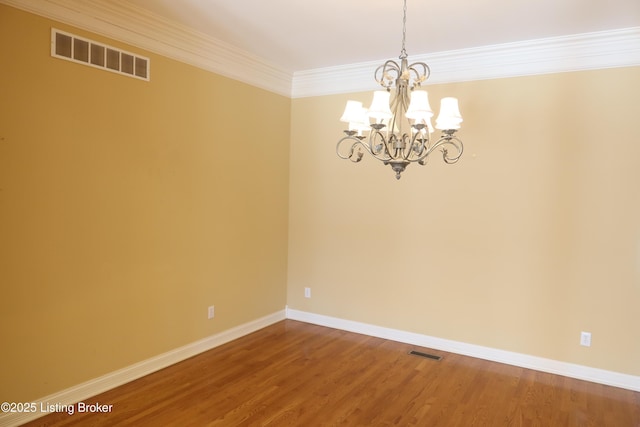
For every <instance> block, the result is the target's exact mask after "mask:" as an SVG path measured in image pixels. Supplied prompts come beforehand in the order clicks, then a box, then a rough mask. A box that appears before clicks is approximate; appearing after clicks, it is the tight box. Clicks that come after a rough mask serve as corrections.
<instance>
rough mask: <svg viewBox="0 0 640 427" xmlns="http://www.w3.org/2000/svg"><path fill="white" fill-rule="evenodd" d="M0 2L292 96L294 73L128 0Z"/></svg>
mask: <svg viewBox="0 0 640 427" xmlns="http://www.w3.org/2000/svg"><path fill="white" fill-rule="evenodd" d="M0 3H4V4H6V5H9V6H12V7H15V8H18V9H21V10H24V11H27V12H30V13H34V14H36V15H40V16H43V17H45V18H49V19H52V20H54V21H58V22H62V23H64V24H67V25H72V26H74V27H77V28H80V29H83V30H86V31H91V32H93V33H96V34H99V35H102V36H105V37H109V38H111V39H114V40H118V41H120V42H123V43H127V44H130V45H133V46H136V47H138V48H141V49H145V50H148V51H150V52H154V53H157V54H159V55H162V56H166V57H168V58H172V59H175V60H177V61H180V62H184V63H186V64H190V65H193V66H196V67H198V68H202V69H204V70H207V71H211V72H214V73H216V74H220V75H222V76H225V77H229V78H231V79H234V80H239V81H241V82H244V83H247V84H250V85H252V86H256V87H259V88H262V89H265V90H268V91H271V92H275V93H278V94H281V95H285V96H291V82H292V77H293V76H292V73H290V72H288V71H286V70H283V69H280V68H278V67H277V66H274V65H273V64H269V63H267V62H266V61H264V60H263V59H261V58H259V57H257V56H255V55H252V54H250V53H248V52H244V51H241V50H239V49H238V48H236V47H234V46H232V45H230V44H228V43H225V42H222V41H220V40H218V39H215V38H213V37H210V36H207V35H205V34H202V33H199V32H197V31H194V30H192V29H190V28H188V27H186V26H182V25H180V24H177V23H175V22H172V21H169V20H166V19H164V18H162V17H159V16H157V15H154V14H151V13H149V12H148V11H146V10H145V9H142V8H140V7H137V6H134V5H132V4H130V3H128V2H127V1H125V0H111V1H109V2H105V1H99V2H96V1H87V0H0Z"/></svg>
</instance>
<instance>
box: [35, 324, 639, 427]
mask: <svg viewBox="0 0 640 427" xmlns="http://www.w3.org/2000/svg"><path fill="white" fill-rule="evenodd" d="M411 350H417V351H422V352H425V353H431V354H435V355H439V356H442V357H443V359H442V360H441V361H436V360H431V359H425V358H422V357H418V356H413V355H409V354H408V352H409V351H411ZM95 402H99V403H101V404H109V405H113V411H112V412H110V413H107V414H90V413H75V414H73V415H68V414H67V413H54V414H50V415H47V416H45V417H42V418H40V419H38V420H35V421H33V422H31V423H28V424H26V425H27V426H87V425H91V426H111V425H122V426H128V425H135V426H154V427H155V426H159V425H162V426H323V425H345V426H390V425H394V426H413V425H415V426H430V427H438V426H446V427H451V426H460V427H462V426H464V427H467V426H511V427H525V426H576V427H577V426H580V427H582V426H599V427H602V426H605V427H607V426H611V427H638V426H640V393H638V392H633V391H629V390H623V389H619V388H615V387H608V386H604V385H600V384H594V383H589V382H586V381H580V380H575V379H571V378H567V377H562V376H557V375H552V374H546V373H542V372H537V371H532V370H528V369H524V368H519V367H515V366H510V365H503V364H499V363H494V362H488V361H485V360H481V359H475V358H471V357H466V356H461V355H456V354H452V353H446V352H442V351H437V350H430V349H425V348H420V347H415V346H412V345H409V344H403V343H398V342H394V341H389V340H384V339H380V338H374V337H368V336H365V335H359V334H354V333H349V332H345V331H340V330H336V329H330V328H326V327H322V326H316V325H311V324H306V323H302V322H296V321H293V320H285V321H282V322H279V323H276V324H274V325H272V326H269V327H267V328H265V329H262V330H260V331H257V332H255V333H253V334H250V335H248V336H246V337H243V338H240V339H238V340H236V341H233V342H231V343H228V344H225V345H223V346H221V347H218V348H215V349H213V350H210V351H207V352H205V353H202V354H200V355H198V356H195V357H192V358H190V359H188V360H186V361H184V362H181V363H178V364H176V365H173V366H170V367H168V368H166V369H163V370H161V371H158V372H156V373H153V374H151V375H148V376H146V377H144V378H140V379H138V380H136V381H133V382H131V383H128V384H125V385H123V386H121V387H117V388H115V389H113V390H110V391H108V392H106V393H103V394H101V395H99V396H96V397H94V398H92V399H88V400H87V401H85V403H87V404H89V403H95Z"/></svg>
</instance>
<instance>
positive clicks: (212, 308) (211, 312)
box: [207, 305, 216, 319]
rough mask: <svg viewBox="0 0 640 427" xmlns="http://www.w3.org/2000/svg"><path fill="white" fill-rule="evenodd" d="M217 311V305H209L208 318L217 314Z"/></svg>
mask: <svg viewBox="0 0 640 427" xmlns="http://www.w3.org/2000/svg"><path fill="white" fill-rule="evenodd" d="M215 314H216V311H215V307H214V306H212V305H211V306H209V308H208V309H207V319H213V316H215Z"/></svg>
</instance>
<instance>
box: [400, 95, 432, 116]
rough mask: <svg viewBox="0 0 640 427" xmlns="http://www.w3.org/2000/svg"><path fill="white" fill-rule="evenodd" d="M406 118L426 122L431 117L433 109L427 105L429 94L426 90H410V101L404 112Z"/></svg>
mask: <svg viewBox="0 0 640 427" xmlns="http://www.w3.org/2000/svg"><path fill="white" fill-rule="evenodd" d="M405 116H407V118H408V119H412V120H416V121H423V122H426V121H427V120H429V119H430V118H431V117H433V111H431V106H430V105H429V95H428V94H427V91H426V90H414V91H413V92H411V102H410V103H409V108H408V109H407V112H406V113H405Z"/></svg>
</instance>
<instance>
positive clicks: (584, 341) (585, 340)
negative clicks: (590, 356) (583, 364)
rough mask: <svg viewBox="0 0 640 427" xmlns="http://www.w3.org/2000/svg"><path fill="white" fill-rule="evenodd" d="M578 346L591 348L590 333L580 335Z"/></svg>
mask: <svg viewBox="0 0 640 427" xmlns="http://www.w3.org/2000/svg"><path fill="white" fill-rule="evenodd" d="M580 345H582V346H584V347H591V332H581V333H580Z"/></svg>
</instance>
